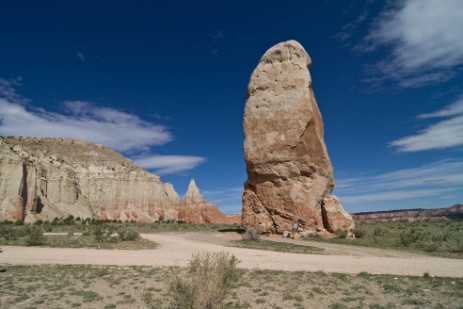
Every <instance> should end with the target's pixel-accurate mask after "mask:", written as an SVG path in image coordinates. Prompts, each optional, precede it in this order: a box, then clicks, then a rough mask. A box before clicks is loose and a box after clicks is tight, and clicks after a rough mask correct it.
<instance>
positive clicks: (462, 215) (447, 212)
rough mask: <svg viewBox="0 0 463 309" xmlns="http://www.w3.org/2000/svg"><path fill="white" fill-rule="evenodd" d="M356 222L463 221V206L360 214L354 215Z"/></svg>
mask: <svg viewBox="0 0 463 309" xmlns="http://www.w3.org/2000/svg"><path fill="white" fill-rule="evenodd" d="M352 217H353V218H354V220H355V221H356V222H366V223H374V222H400V221H406V222H415V221H448V220H460V219H463V204H456V205H453V206H451V207H448V208H435V209H398V210H387V211H373V212H359V213H355V214H353V215H352Z"/></svg>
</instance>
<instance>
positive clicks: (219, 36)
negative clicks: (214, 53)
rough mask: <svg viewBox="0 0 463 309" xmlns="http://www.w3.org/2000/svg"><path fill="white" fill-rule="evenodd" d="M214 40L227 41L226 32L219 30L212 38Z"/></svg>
mask: <svg viewBox="0 0 463 309" xmlns="http://www.w3.org/2000/svg"><path fill="white" fill-rule="evenodd" d="M212 39H213V40H223V39H225V32H224V31H223V30H221V29H217V30H216V32H215V33H214V35H213V36H212Z"/></svg>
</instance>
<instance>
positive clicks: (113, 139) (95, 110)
mask: <svg viewBox="0 0 463 309" xmlns="http://www.w3.org/2000/svg"><path fill="white" fill-rule="evenodd" d="M63 108H64V113H62V114H60V113H54V112H49V111H46V110H45V109H42V108H37V107H33V106H30V105H29V106H25V105H22V104H19V103H14V102H10V101H8V100H6V99H0V121H1V123H0V134H1V135H4V136H8V135H15V136H33V137H62V138H70V139H77V140H84V141H90V142H94V143H98V144H103V145H105V146H108V147H111V148H114V149H116V150H119V151H134V150H142V149H148V148H149V147H152V146H156V145H162V144H165V143H167V142H169V141H171V140H172V135H171V134H170V133H169V132H168V131H167V129H166V128H165V127H164V126H160V125H155V124H152V123H149V122H147V121H144V120H142V119H140V118H139V117H138V116H136V115H133V114H129V113H125V112H121V111H118V110H115V109H113V108H109V107H98V106H95V105H93V104H91V103H89V102H83V101H67V102H64V103H63Z"/></svg>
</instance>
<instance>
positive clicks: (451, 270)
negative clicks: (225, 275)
mask: <svg viewBox="0 0 463 309" xmlns="http://www.w3.org/2000/svg"><path fill="white" fill-rule="evenodd" d="M142 237H143V238H146V239H148V240H152V241H155V242H157V243H159V247H158V248H157V249H154V250H137V251H132V250H99V249H68V248H46V247H16V246H3V247H2V249H3V251H4V252H3V253H1V254H0V264H3V265H5V264H10V265H12V264H14V265H18V264H21V265H30V264H92V265H119V266H131V265H139V266H141V265H146V266H175V265H178V266H184V265H186V264H187V263H188V261H189V259H190V257H191V255H192V254H193V253H196V252H201V251H209V252H220V251H228V252H230V253H231V254H233V255H235V256H236V257H237V258H238V259H239V260H240V261H241V263H240V264H239V265H240V267H243V268H261V269H273V270H285V271H299V270H302V271H325V272H339V273H349V274H356V273H360V272H368V273H373V274H394V275H411V276H422V275H423V274H424V273H425V272H427V273H429V274H430V275H434V276H442V277H460V278H461V277H463V260H458V259H446V258H437V257H429V256H423V255H419V254H413V253H407V252H401V251H394V250H384V249H375V248H365V247H356V246H345V245H338V244H325V243H319V242H307V241H294V240H283V239H282V238H280V237H272V240H275V241H290V242H294V243H299V244H307V245H311V246H317V247H321V248H324V249H325V251H324V253H323V254H293V253H284V252H272V251H261V250H252V249H242V248H233V247H226V246H224V244H225V243H226V242H228V241H229V240H234V239H239V238H240V236H239V235H237V234H234V233H184V234H181V233H159V234H142Z"/></svg>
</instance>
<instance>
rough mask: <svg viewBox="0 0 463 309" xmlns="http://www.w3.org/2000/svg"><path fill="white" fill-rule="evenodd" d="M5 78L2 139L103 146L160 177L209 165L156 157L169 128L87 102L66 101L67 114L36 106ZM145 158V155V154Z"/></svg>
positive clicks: (0, 103) (0, 86) (0, 84)
mask: <svg viewBox="0 0 463 309" xmlns="http://www.w3.org/2000/svg"><path fill="white" fill-rule="evenodd" d="M15 83H16V82H15V81H5V80H2V79H0V135H2V136H30V137H47V138H69V139H76V140H82V141H89V142H94V143H98V144H102V145H105V146H108V147H110V148H113V149H115V150H118V151H121V152H124V153H126V154H128V155H130V156H131V157H132V158H136V160H135V162H136V163H138V164H140V165H141V166H142V167H144V168H147V169H154V170H156V172H158V173H159V174H163V175H165V174H170V173H178V172H181V171H187V170H191V169H193V168H195V167H196V166H198V165H199V164H201V163H203V162H205V161H206V159H205V158H202V157H196V156H178V155H155V154H153V153H152V148H154V147H156V146H159V145H164V144H166V143H168V142H170V141H171V140H172V139H173V137H172V134H171V133H170V132H169V130H168V128H166V127H165V126H162V125H157V124H154V123H151V122H148V121H145V120H143V119H141V118H140V117H138V116H137V115H134V114H131V113H127V112H124V111H120V110H117V109H114V108H111V107H103V106H97V105H95V104H93V103H91V102H87V101H65V102H63V103H62V105H61V106H62V113H57V112H51V111H47V110H45V109H43V108H39V107H35V106H32V105H31V104H29V103H27V101H28V100H27V99H25V98H23V97H22V96H20V95H18V94H17V93H16V91H15V89H14V86H15ZM141 153H142V154H143V156H141V155H140V154H141Z"/></svg>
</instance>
